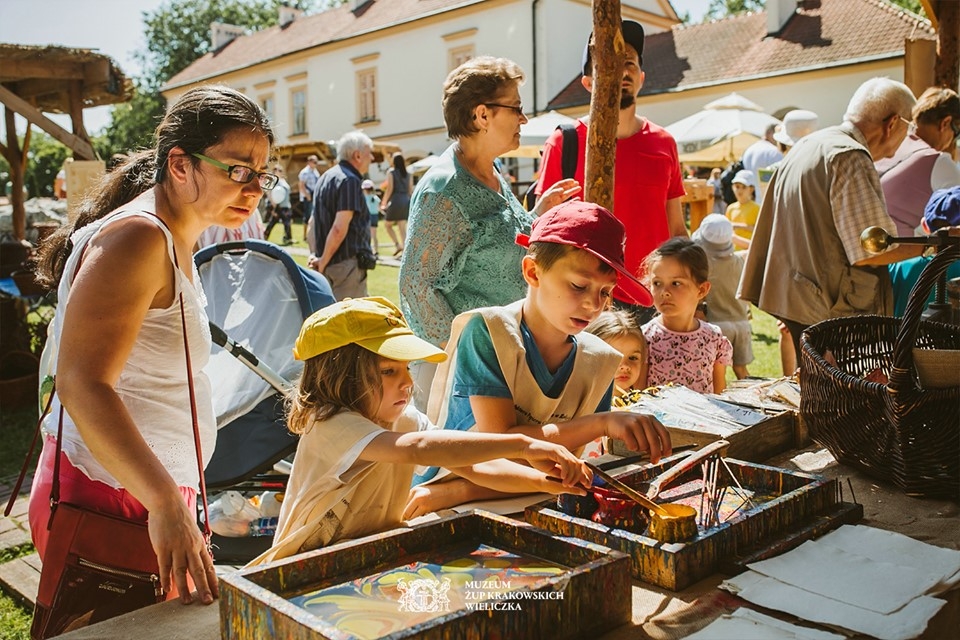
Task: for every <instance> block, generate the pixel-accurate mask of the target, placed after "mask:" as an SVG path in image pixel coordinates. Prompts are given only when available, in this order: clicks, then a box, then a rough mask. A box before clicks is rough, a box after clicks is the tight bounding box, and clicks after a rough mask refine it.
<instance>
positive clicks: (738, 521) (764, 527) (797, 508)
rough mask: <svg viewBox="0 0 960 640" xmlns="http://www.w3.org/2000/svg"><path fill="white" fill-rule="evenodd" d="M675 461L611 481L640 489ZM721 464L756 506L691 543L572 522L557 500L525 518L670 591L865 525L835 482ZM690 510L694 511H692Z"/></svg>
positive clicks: (671, 498)
mask: <svg viewBox="0 0 960 640" xmlns="http://www.w3.org/2000/svg"><path fill="white" fill-rule="evenodd" d="M676 460H677V457H676V456H674V457H671V458H668V459H666V460H664V461H661V463H660V464H657V465H651V466H647V467H644V468H642V469H640V470H634V471H631V472H628V473H626V474H622V475H621V474H617V473H616V472H614V475H615V476H616V477H618V479H620V480H622V481H623V482H625V483H626V484H628V485H630V486H632V487H634V488H638V489H642V487H641V485H642V483H644V482H645V481H647V480H650V479H651V478H653V477H655V476H656V475H658V474H659V473H660V472H661V471H663V470H665V469H666V468H668V467H669V466H671V465H672V463H673V462H675V461H676ZM726 462H727V464H728V465H729V467H730V469H731V471H732V472H733V473H734V474H735V476H736V477H737V479H738V480H739V482H740V484H741V485H742V486H743V487H744V488H745V489H748V490H750V491H752V492H754V493H755V494H756V495H758V496H760V497H758V499H757V502H758V504H757V505H756V506H753V507H748V506H744V507H743V508H742V509H740V510H739V511H737V512H736V513H734V514H733V515H732V516H731V517H730V518H729V519H727V520H726V521H724V522H722V523H721V524H719V525H717V526H713V527H709V528H706V529H704V528H701V529H700V531H699V533H698V535H697V537H696V538H694V539H693V540H691V541H689V542H685V543H677V544H669V543H662V542H658V541H657V540H654V539H652V538H649V537H647V536H645V535H643V534H639V533H631V532H629V531H624V530H622V529H614V528H610V527H607V526H604V525H601V524H598V523H596V522H593V521H592V520H589V519H586V518H578V517H575V516H570V515H567V514H565V513H563V512H561V511H560V510H559V509H558V508H557V504H556V501H555V500H548V501H545V502H541V503H539V504H535V505H531V506H530V507H528V508H527V510H526V512H525V514H524V515H525V518H526V520H527V522H530V523H532V524H534V525H536V526H538V527H542V528H544V529H547V530H548V531H552V532H554V533H559V534H561V535H564V536H572V537H576V538H580V539H583V540H590V541H593V542H597V543H601V544H605V545H607V546H609V547H611V548H614V549H618V550H620V551H623V552H625V553H627V554H629V555H630V558H631V571H632V574H633V576H634V577H635V578H637V579H639V580H643V581H644V582H648V583H650V584H655V585H658V586H661V587H664V588H666V589H672V590H674V591H679V590H682V589H685V588H686V587H688V586H689V585H691V584H693V583H694V582H697V581H698V580H700V579H702V578H705V577H706V576H709V575H711V574H713V573H715V572H716V571H718V570H719V569H721V568H722V567H724V568H728V567H736V566H738V564H737V560H738V559H741V558H744V557H748V556H750V555H751V554H752V553H755V552H756V551H757V550H758V549H760V548H766V552H767V553H768V554H773V553H782V552H783V551H786V550H787V549H790V548H792V547H793V546H796V545H799V544H800V543H801V542H803V541H804V540H807V539H809V538H812V537H816V536H818V535H822V534H823V533H825V532H826V531H829V530H831V529H834V528H836V527H838V526H840V525H841V524H843V523H844V522H857V521H859V520H860V519H861V518H862V517H863V508H862V506H861V505H858V504H857V505H852V504H846V503H841V502H840V501H839V498H838V496H837V493H838V490H837V485H836V480H828V479H826V478H824V477H822V476H817V475H813V474H809V473H803V472H800V471H789V470H786V469H778V468H776V467H768V466H765V465H759V464H754V463H750V462H745V461H741V460H733V459H730V458H727V459H726ZM700 476H701V472H700V470H699V469H694V470H691V471H690V472H688V473H686V474H684V476H681V478H680V479H679V480H678V482H677V483H675V485H674V486H678V487H681V488H680V489H673V490H666V491H664V492H663V494H661V498H660V499H658V501H659V502H678V501H680V500H681V499H682V497H683V495H682V494H683V491H682V485H683V484H684V483H690V482H692V481H696V480H697V479H699V478H700ZM688 504H689V502H688ZM693 506H694V508H698V506H697V504H696V503H693Z"/></svg>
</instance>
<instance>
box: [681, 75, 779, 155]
mask: <svg viewBox="0 0 960 640" xmlns="http://www.w3.org/2000/svg"><path fill="white" fill-rule="evenodd" d="M771 124H780V121H779V120H777V119H776V118H774V117H773V116H771V115H768V114H766V113H764V112H763V107H761V106H760V105H758V104H756V103H754V102H751V101H750V100H748V99H746V98H744V97H743V96H741V95H740V94H738V93H731V94H730V95H728V96H725V97H723V98H720V99H718V100H714V101H713V102H710V103H708V104H707V105H705V106H704V108H703V110H702V111H698V112H697V113H695V114H693V115H692V116H688V117H686V118H684V119H682V120H679V121H677V122H674V123H673V124H671V125H669V126H667V127H666V129H667V131H669V132H670V135H672V136H673V138H674V139H675V140H676V141H677V149H678V151H679V152H680V161H681V162H686V163H689V164H701V165H706V164H724V163H727V162H732V161H733V160H736V159H737V158H740V157H741V156H742V155H743V152H744V151H745V150H746V148H747V147H749V146H750V145H751V144H753V143H754V142H756V141H757V140H759V139H760V138H762V137H763V134H764V132H765V131H766V130H767V127H769V126H770V125H771Z"/></svg>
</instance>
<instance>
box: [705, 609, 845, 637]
mask: <svg viewBox="0 0 960 640" xmlns="http://www.w3.org/2000/svg"><path fill="white" fill-rule="evenodd" d="M793 639H796V640H844V636H841V635H837V634H836V633H830V632H829V631H819V630H817V629H810V628H809V627H801V626H799V625H795V624H790V623H789V622H784V621H783V620H778V619H776V618H773V617H771V616H768V615H764V614H762V613H759V612H757V611H753V610H752V609H747V608H745V607H741V608H739V609H737V610H736V611H734V612H733V613H731V614H730V615H725V616H720V617H719V618H717V619H716V620H714V621H713V622H711V623H710V624H709V625H708V626H706V627H704V628H703V629H701V630H700V631H698V632H696V633H694V634H693V635H690V636H687V640H793Z"/></svg>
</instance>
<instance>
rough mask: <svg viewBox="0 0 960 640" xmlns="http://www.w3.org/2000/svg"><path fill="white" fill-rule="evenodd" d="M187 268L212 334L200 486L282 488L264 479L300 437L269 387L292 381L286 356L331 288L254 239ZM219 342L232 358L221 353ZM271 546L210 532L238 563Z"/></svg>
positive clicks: (293, 366) (294, 368)
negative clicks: (209, 409)
mask: <svg viewBox="0 0 960 640" xmlns="http://www.w3.org/2000/svg"><path fill="white" fill-rule="evenodd" d="M194 262H195V263H196V266H197V269H198V272H199V274H200V281H201V283H202V285H203V290H204V293H205V295H206V298H207V315H208V316H209V318H210V323H211V332H212V333H213V335H214V346H213V351H212V353H211V356H210V362H209V363H208V364H207V367H206V369H205V371H206V373H207V375H208V377H209V378H210V383H211V385H212V390H213V394H212V395H213V404H214V411H215V414H216V416H217V427H218V432H217V448H216V451H215V452H214V454H213V458H211V460H210V463H209V464H208V465H207V468H206V471H205V474H204V475H205V478H206V483H207V488H208V489H210V490H211V491H226V490H228V489H233V490H238V491H264V490H272V491H278V490H279V491H282V490H283V488H284V487H285V486H286V479H287V477H286V476H284V475H277V474H270V473H269V472H270V471H272V469H273V467H274V465H276V464H277V463H278V462H280V461H281V460H282V459H284V458H286V457H288V456H290V455H292V454H293V453H294V452H295V451H296V448H297V438H296V436H294V435H292V434H290V433H289V432H288V431H287V427H286V422H285V420H284V411H283V397H282V396H281V394H280V393H279V392H278V390H277V389H276V387H277V386H282V385H283V384H288V383H286V381H290V380H294V379H295V378H296V377H297V376H298V375H299V373H300V370H301V369H302V366H303V365H302V363H300V362H298V361H296V360H294V358H293V344H294V342H295V341H296V339H297V335H298V334H299V332H300V326H301V325H302V324H303V321H304V320H305V319H306V318H307V317H308V316H309V315H310V314H312V313H313V312H314V311H316V310H317V309H320V308H322V307H325V306H327V305H329V304H332V303H333V302H335V299H334V297H333V294H332V292H331V290H330V285H329V284H328V283H327V281H326V280H325V279H324V278H323V276H321V275H320V274H318V273H316V272H314V271H310V270H307V269H304V268H301V267H300V266H299V265H297V263H296V262H294V260H293V258H291V257H290V255H289V254H288V253H286V252H285V251H284V250H282V249H281V248H280V247H278V246H276V245H274V244H271V243H269V242H264V241H261V240H245V241H242V242H228V243H223V244H217V245H211V246H208V247H205V248H203V249H201V250H200V251H198V252H197V253H196V255H195V256H194ZM220 330H222V331H220ZM224 334H225V335H224ZM225 340H226V342H227V345H226V346H227V347H228V348H229V347H231V346H233V347H234V348H233V350H232V353H231V351H228V349H225V348H223V346H224V342H225ZM233 343H235V344H233ZM236 345H241V347H240V348H239V349H238V348H236ZM238 350H239V351H241V352H243V353H240V354H238V353H237V352H238ZM244 358H245V361H244ZM268 380H271V381H272V384H271V383H269V382H268ZM271 539H272V538H271V537H270V536H263V537H247V538H226V537H221V536H217V535H216V534H214V544H215V545H217V546H218V547H219V549H218V550H217V553H216V556H217V560H218V561H227V562H231V561H232V562H245V561H247V560H249V559H252V558H253V557H254V556H256V555H257V554H258V553H259V552H260V551H262V550H264V549H265V548H266V547H268V546H269V545H270V542H271Z"/></svg>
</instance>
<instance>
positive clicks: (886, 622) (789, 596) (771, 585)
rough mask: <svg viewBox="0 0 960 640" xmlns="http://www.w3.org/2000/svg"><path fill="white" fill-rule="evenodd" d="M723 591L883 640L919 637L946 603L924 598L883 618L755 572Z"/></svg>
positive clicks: (724, 585)
mask: <svg viewBox="0 0 960 640" xmlns="http://www.w3.org/2000/svg"><path fill="white" fill-rule="evenodd" d="M720 588H721V589H725V590H726V591H729V592H730V593H734V594H736V595H738V596H740V597H741V598H743V599H744V600H747V601H748V602H752V603H754V604H758V605H760V606H762V607H767V608H768V609H775V610H777V611H783V612H785V613H789V614H791V615H795V616H797V617H798V618H803V619H804V620H809V621H811V622H817V623H820V624H825V625H828V626H831V627H834V628H837V629H845V630H849V631H854V632H857V633H864V634H866V635H869V636H873V637H875V638H879V640H910V639H911V638H916V637H917V636H919V635H920V634H922V633H923V631H924V629H926V628H927V623H929V622H930V619H931V618H932V617H933V616H934V615H935V614H936V613H937V611H939V610H940V608H941V607H942V606H943V605H945V604H946V601H944V600H940V599H938V598H931V597H930V596H920V597H919V598H916V599H915V600H913V601H911V602H910V603H909V604H908V605H907V606H905V607H903V608H902V609H900V610H899V611H896V612H895V613H892V614H889V615H883V614H880V613H876V612H875V611H869V610H867V609H861V608H860V607H855V606H852V605H849V604H846V603H843V602H839V601H837V600H832V599H830V598H825V597H823V596H820V595H817V594H815V593H810V592H809V591H804V590H803V589H798V588H797V587H794V586H792V585H789V584H784V583H782V582H780V581H779V580H774V579H773V578H769V577H767V576H764V575H761V574H759V573H755V572H753V571H747V572H745V573H742V574H740V575H739V576H736V577H735V578H731V579H730V580H727V581H725V582H723V583H721V584H720Z"/></svg>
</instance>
